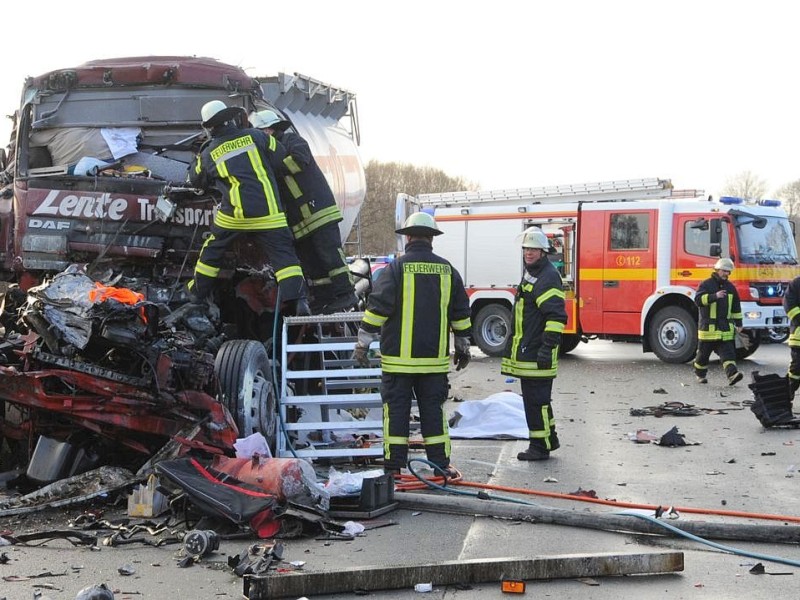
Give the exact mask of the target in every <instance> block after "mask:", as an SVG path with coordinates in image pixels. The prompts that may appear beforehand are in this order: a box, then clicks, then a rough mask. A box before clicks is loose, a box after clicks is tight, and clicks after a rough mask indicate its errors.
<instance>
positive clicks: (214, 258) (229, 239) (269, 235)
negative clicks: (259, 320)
mask: <svg viewBox="0 0 800 600" xmlns="http://www.w3.org/2000/svg"><path fill="white" fill-rule="evenodd" d="M240 236H248V237H251V238H253V239H255V241H256V243H257V244H258V245H259V246H260V247H261V248H262V249H263V250H264V251H265V252H266V253H267V255H268V256H269V263H270V265H271V266H272V268H273V270H274V272H275V279H277V281H278V289H279V291H280V295H281V300H282V301H288V300H296V299H298V298H304V297H305V296H306V285H305V280H304V278H303V270H302V269H301V268H300V261H298V260H297V255H296V254H295V251H294V245H293V241H292V234H291V232H290V231H289V228H288V227H282V228H278V229H262V230H257V231H240V230H235V229H222V228H221V227H219V226H218V225H216V224H214V225H212V226H211V235H209V237H208V239H207V240H206V241H205V243H204V244H203V247H202V248H201V249H200V256H198V258H197V264H196V265H195V269H194V281H193V282H192V284H190V289H191V291H192V293H193V294H194V296H195V298H196V299H198V300H202V299H204V298H206V297H207V296H208V295H209V294H211V291H212V290H213V289H214V284H215V281H216V279H217V277H219V271H220V268H221V266H222V262H223V258H224V256H225V251H226V250H227V248H228V247H229V246H230V245H231V244H232V243H233V242H234V241H235V240H236V239H237V238H238V237H240Z"/></svg>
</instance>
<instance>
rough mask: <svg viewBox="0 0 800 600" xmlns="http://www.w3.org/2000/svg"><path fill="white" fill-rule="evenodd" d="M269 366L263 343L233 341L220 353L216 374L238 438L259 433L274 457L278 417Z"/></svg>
mask: <svg viewBox="0 0 800 600" xmlns="http://www.w3.org/2000/svg"><path fill="white" fill-rule="evenodd" d="M270 366H271V365H270V361H269V358H267V351H266V349H265V348H264V345H263V344H261V343H259V342H256V341H254V340H231V341H229V342H225V343H224V344H222V347H221V348H220V349H219V352H217V358H216V361H215V362H214V371H215V372H216V374H217V379H218V381H219V390H220V396H221V401H222V403H223V404H224V405H225V407H226V408H227V409H228V411H230V413H231V415H232V416H233V418H234V420H235V421H236V426H237V427H238V428H239V437H247V436H248V435H250V434H252V433H256V432H260V433H261V435H263V436H264V437H265V438H266V440H267V444H268V445H269V448H270V450H271V451H272V452H273V455H274V451H275V442H276V435H277V422H278V421H277V416H278V415H277V406H276V402H275V386H274V385H273V384H272V369H271V368H270Z"/></svg>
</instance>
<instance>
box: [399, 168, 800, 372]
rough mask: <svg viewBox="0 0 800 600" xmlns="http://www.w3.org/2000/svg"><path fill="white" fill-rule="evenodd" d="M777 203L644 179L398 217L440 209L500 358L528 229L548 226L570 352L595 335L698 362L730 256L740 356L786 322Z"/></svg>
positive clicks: (791, 257) (789, 265)
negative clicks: (718, 271)
mask: <svg viewBox="0 0 800 600" xmlns="http://www.w3.org/2000/svg"><path fill="white" fill-rule="evenodd" d="M779 204H780V203H779V202H778V201H774V200H761V201H745V200H743V199H740V198H732V197H723V198H720V199H719V200H714V199H712V198H711V197H708V198H706V197H704V195H703V193H702V192H701V191H696V190H685V191H679V190H674V189H673V186H672V184H671V182H670V181H669V180H661V179H636V180H621V181H610V182H602V183H590V184H579V185H564V186H552V187H542V188H526V189H513V190H500V191H477V192H456V193H443V194H423V195H419V196H417V197H416V198H414V197H412V196H408V195H406V194H400V195H399V196H398V201H397V211H396V212H397V215H396V217H397V220H398V222H402V219H403V217H404V215H405V214H406V213H407V212H408V211H414V210H427V211H431V212H432V213H433V214H434V215H435V217H436V222H437V223H438V225H439V227H440V228H441V229H442V231H443V232H444V233H445V235H442V236H440V237H437V238H436V251H437V252H438V253H439V254H441V255H442V256H444V257H445V258H447V259H448V260H450V261H451V262H452V263H453V265H454V266H455V267H456V268H457V269H458V270H459V271H460V272H461V274H462V276H463V277H464V281H465V285H466V287H467V293H468V295H469V297H470V303H471V306H472V319H473V332H474V342H475V343H476V344H477V345H478V346H479V347H480V348H481V350H483V351H484V352H485V353H486V354H488V355H490V356H499V355H501V354H502V352H503V349H504V347H505V342H506V339H507V336H508V332H509V331H511V307H512V305H513V301H514V294H515V286H516V284H517V283H518V282H519V279H520V276H521V273H522V259H521V253H520V248H519V243H518V242H519V237H518V236H519V234H520V232H521V231H522V230H524V229H525V228H526V227H530V226H538V227H541V228H542V230H543V231H544V232H545V233H546V234H547V236H548V237H549V238H550V240H551V243H552V246H553V249H554V254H552V255H551V257H550V258H551V261H553V262H554V263H555V264H556V266H557V267H558V268H559V270H560V271H561V275H562V278H563V280H564V289H565V293H566V301H567V312H568V315H569V320H568V322H567V326H566V329H565V330H564V336H563V338H562V346H561V351H562V352H563V353H566V352H570V351H571V350H574V349H575V348H576V347H577V345H578V343H579V342H580V341H588V340H589V339H592V338H600V339H611V340H626V341H634V340H637V341H641V343H642V345H643V349H644V351H645V352H654V353H655V354H656V356H658V357H659V358H660V359H661V360H663V361H665V362H674V363H680V362H686V361H688V360H690V359H691V358H692V357H693V355H694V352H695V349H696V346H697V309H696V306H695V305H694V302H693V298H694V292H695V290H696V288H697V286H698V285H699V283H700V282H701V281H702V280H704V279H706V278H708V277H709V276H710V275H711V273H712V271H713V265H714V263H715V262H716V260H717V259H718V258H719V257H721V256H722V257H730V258H732V259H733V261H734V264H735V269H734V271H733V273H732V275H731V278H730V279H731V281H732V282H733V284H734V285H735V286H736V289H737V291H738V293H739V297H740V299H741V301H742V311H743V313H744V331H743V335H740V336H739V337H738V338H737V355H738V356H739V357H740V358H743V357H745V356H749V355H750V354H752V353H753V352H755V350H756V349H757V348H758V345H759V341H760V339H761V336H760V334H761V331H762V330H765V329H767V328H772V327H784V326H786V324H787V319H786V315H785V313H784V311H783V308H782V306H781V303H782V296H783V293H784V291H785V290H786V286H787V285H788V283H789V282H790V281H791V280H792V278H793V277H795V276H797V275H798V274H800V269H798V260H797V249H796V247H795V243H794V236H793V231H792V228H791V226H790V223H789V220H788V218H787V216H786V213H785V212H784V211H783V210H782V209H781V208H780V206H779Z"/></svg>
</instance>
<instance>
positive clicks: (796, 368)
mask: <svg viewBox="0 0 800 600" xmlns="http://www.w3.org/2000/svg"><path fill="white" fill-rule="evenodd" d="M789 353H790V354H791V357H792V358H791V362H790V363H789V372H788V373H787V375H788V377H789V386H790V388H791V390H792V394H794V393H795V392H796V391H797V390H798V388H800V346H789Z"/></svg>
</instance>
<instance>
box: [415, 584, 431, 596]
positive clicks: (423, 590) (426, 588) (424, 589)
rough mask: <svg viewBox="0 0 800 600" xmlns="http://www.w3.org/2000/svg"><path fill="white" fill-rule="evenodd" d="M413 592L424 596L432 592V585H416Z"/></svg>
mask: <svg viewBox="0 0 800 600" xmlns="http://www.w3.org/2000/svg"><path fill="white" fill-rule="evenodd" d="M414 591H415V592H418V593H420V594H426V593H428V592H432V591H433V584H432V583H418V584H417V585H415V586H414Z"/></svg>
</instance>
